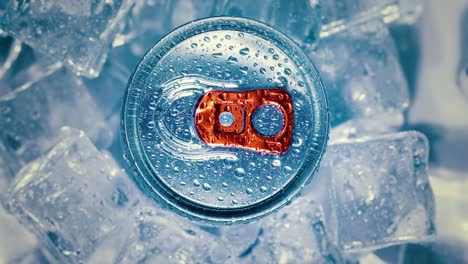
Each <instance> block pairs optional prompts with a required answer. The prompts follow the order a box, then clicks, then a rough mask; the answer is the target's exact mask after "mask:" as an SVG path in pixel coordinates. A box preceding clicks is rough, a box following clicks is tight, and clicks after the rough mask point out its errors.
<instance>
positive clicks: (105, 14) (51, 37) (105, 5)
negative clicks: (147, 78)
mask: <svg viewBox="0 0 468 264" xmlns="http://www.w3.org/2000/svg"><path fill="white" fill-rule="evenodd" d="M132 4H133V0H116V1H104V0H80V1H76V0H59V1H27V2H24V1H17V0H11V1H10V4H9V5H8V7H7V9H6V10H5V14H4V16H3V18H2V20H1V23H0V27H1V28H2V29H3V30H4V31H6V32H8V33H9V34H11V35H12V36H14V37H16V38H18V39H19V40H21V41H24V42H25V43H27V44H29V45H30V46H31V47H33V48H35V49H37V50H38V51H40V52H42V53H44V54H48V55H49V56H51V57H53V58H55V60H58V61H61V62H63V63H64V64H65V65H67V66H68V67H70V68H71V69H73V71H75V72H77V73H79V74H82V75H85V76H88V77H96V76H98V75H99V72H100V71H101V67H102V65H103V64H104V62H105V60H106V54H107V52H108V50H109V48H110V46H111V43H112V41H113V40H114V37H115V35H116V34H117V33H118V30H119V26H118V25H120V23H121V21H122V20H124V19H126V17H127V12H128V11H129V9H130V7H131V6H132Z"/></svg>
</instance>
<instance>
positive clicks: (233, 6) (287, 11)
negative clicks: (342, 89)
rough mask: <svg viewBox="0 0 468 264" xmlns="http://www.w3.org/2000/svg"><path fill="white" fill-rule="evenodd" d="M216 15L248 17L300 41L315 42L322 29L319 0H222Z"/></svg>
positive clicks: (305, 42)
mask: <svg viewBox="0 0 468 264" xmlns="http://www.w3.org/2000/svg"><path fill="white" fill-rule="evenodd" d="M214 15H228V16H236V17H245V18H251V19H255V20H259V21H262V22H265V23H267V24H269V25H271V26H273V27H275V28H276V29H278V30H280V31H282V32H283V33H285V34H286V35H288V36H290V37H291V38H293V39H294V40H295V41H296V42H297V43H299V44H308V43H315V42H316V40H317V39H318V35H319V30H320V7H319V1H307V0H298V1H289V0H280V1H274V0H264V1H249V0H241V1H229V0H225V1H219V2H218V4H217V5H216V8H215V10H214Z"/></svg>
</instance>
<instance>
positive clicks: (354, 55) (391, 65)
mask: <svg viewBox="0 0 468 264" xmlns="http://www.w3.org/2000/svg"><path fill="white" fill-rule="evenodd" d="M305 51H306V54H307V55H308V56H309V58H310V59H311V61H312V63H313V64H314V65H315V66H316V68H317V70H318V72H319V74H320V77H321V79H322V82H323V85H324V87H325V90H326V91H327V93H328V94H327V95H328V101H329V107H330V125H331V127H332V130H331V135H330V138H332V139H338V138H346V137H354V136H356V135H363V134H375V133H382V132H385V131H391V130H393V129H395V128H397V127H399V126H400V125H402V123H403V112H404V111H405V110H406V109H407V107H408V105H409V95H408V85H407V82H406V80H405V78H404V74H403V72H402V69H401V66H400V63H399V61H398V56H397V51H396V48H395V45H394V43H393V40H392V38H391V36H390V34H389V32H388V29H387V27H386V26H385V25H384V24H382V23H379V22H374V23H368V24H364V25H361V26H358V27H354V28H352V29H349V30H347V31H343V32H341V33H340V34H336V35H333V36H332V37H329V38H326V39H323V40H321V42H320V43H319V45H318V46H317V47H316V48H315V49H311V48H307V49H306V50H305Z"/></svg>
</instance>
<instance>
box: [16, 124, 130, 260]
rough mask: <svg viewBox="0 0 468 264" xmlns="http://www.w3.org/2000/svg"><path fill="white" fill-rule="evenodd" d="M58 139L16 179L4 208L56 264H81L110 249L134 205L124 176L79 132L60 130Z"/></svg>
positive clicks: (66, 129) (116, 243)
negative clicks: (109, 244) (40, 243)
mask: <svg viewBox="0 0 468 264" xmlns="http://www.w3.org/2000/svg"><path fill="white" fill-rule="evenodd" d="M61 136H62V138H61V140H60V142H59V143H58V144H57V145H56V146H55V147H54V148H53V149H52V150H51V151H50V152H49V153H48V154H47V155H45V156H44V157H42V158H40V159H38V160H35V161H33V162H31V163H29V164H28V165H27V166H26V167H24V168H23V169H22V170H21V171H20V172H19V173H18V175H17V179H18V182H17V184H16V185H15V187H14V189H13V190H12V193H11V196H10V199H9V202H8V205H9V207H10V210H11V211H12V212H13V213H14V214H15V215H17V216H18V217H19V218H20V219H21V221H23V222H24V223H25V224H26V225H27V226H28V227H30V229H31V230H32V231H33V232H34V233H35V234H36V235H37V236H38V238H39V239H40V240H41V241H43V243H44V245H45V246H46V247H47V248H48V249H49V251H50V252H51V254H52V255H54V256H55V257H56V258H57V259H58V260H59V261H61V262H65V261H66V262H72V263H74V262H84V261H85V260H87V259H89V258H90V257H91V256H92V254H93V253H94V252H95V250H96V251H98V250H99V249H100V246H102V245H103V244H106V243H110V241H105V239H106V238H108V237H109V236H110V235H111V234H113V233H115V232H118V231H119V230H118V228H117V227H118V225H119V224H120V222H121V221H122V219H125V218H127V217H128V216H129V215H130V214H131V209H132V208H133V203H135V202H136V200H135V199H134V195H133V193H131V191H132V190H133V189H132V187H133V186H132V185H131V184H129V179H128V178H127V177H126V175H125V176H123V175H122V174H123V173H122V171H121V170H120V169H119V168H116V167H114V166H113V163H112V162H109V159H110V158H109V157H106V156H104V155H102V154H100V153H99V152H98V151H97V149H96V148H95V147H94V145H93V144H92V143H91V142H90V140H89V139H88V138H87V137H86V136H85V135H84V133H83V132H80V131H77V130H74V129H70V128H63V129H62V135H61ZM130 183H131V182H130ZM114 242H115V244H114ZM119 242H121V241H119V240H118V239H115V240H113V242H112V243H111V244H112V245H113V246H116V245H118V243H119ZM106 245H107V244H106ZM101 249H103V247H101ZM114 257H115V255H114ZM109 259H112V255H109Z"/></svg>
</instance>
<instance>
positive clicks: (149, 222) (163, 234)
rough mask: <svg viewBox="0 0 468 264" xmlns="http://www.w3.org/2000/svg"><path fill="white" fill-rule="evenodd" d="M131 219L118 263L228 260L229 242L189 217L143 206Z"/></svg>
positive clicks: (213, 261)
mask: <svg viewBox="0 0 468 264" xmlns="http://www.w3.org/2000/svg"><path fill="white" fill-rule="evenodd" d="M138 212H139V213H138V214H137V215H135V216H134V218H132V220H131V221H132V222H131V223H130V224H129V225H128V226H127V227H126V228H128V227H130V230H129V236H128V237H126V239H125V240H126V244H125V246H124V247H123V249H122V250H121V253H120V254H119V257H118V259H117V261H116V262H117V263H225V262H226V261H227V260H229V259H230V257H231V254H230V250H229V249H230V245H229V244H228V243H227V242H225V241H223V240H221V238H219V237H216V236H214V235H213V234H210V233H209V232H206V231H203V230H202V229H200V228H198V227H197V226H195V225H194V224H193V223H191V222H190V221H188V220H187V219H182V218H181V216H178V215H174V214H173V213H169V212H167V211H163V210H161V209H160V208H155V207H154V206H152V207H149V206H147V207H142V208H139V210H138Z"/></svg>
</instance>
